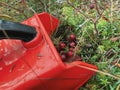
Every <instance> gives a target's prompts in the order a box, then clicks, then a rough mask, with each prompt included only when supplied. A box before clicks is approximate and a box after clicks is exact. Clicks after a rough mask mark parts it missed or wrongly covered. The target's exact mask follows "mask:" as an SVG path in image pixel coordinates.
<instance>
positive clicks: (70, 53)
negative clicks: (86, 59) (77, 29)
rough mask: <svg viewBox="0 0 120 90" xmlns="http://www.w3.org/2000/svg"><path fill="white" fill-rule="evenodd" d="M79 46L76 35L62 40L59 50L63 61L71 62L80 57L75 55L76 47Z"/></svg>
mask: <svg viewBox="0 0 120 90" xmlns="http://www.w3.org/2000/svg"><path fill="white" fill-rule="evenodd" d="M76 45H77V39H76V35H75V34H70V35H68V36H67V39H65V40H63V39H62V40H60V42H59V44H58V46H57V50H58V52H59V53H60V56H61V59H62V60H63V61H64V62H66V61H71V60H72V59H73V58H74V57H76V56H77V57H78V55H76V53H75V47H76Z"/></svg>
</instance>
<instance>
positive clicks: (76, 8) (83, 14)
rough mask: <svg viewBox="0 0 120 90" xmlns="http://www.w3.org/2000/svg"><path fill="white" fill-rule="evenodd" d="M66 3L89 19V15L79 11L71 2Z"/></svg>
mask: <svg viewBox="0 0 120 90" xmlns="http://www.w3.org/2000/svg"><path fill="white" fill-rule="evenodd" d="M66 1H67V3H68V4H69V5H70V6H71V7H73V8H74V9H75V10H76V11H78V12H79V13H81V14H82V15H83V16H84V17H85V18H88V16H87V15H85V14H84V13H83V12H82V11H80V10H79V9H77V8H76V7H75V6H74V5H73V4H72V3H71V2H69V0H66Z"/></svg>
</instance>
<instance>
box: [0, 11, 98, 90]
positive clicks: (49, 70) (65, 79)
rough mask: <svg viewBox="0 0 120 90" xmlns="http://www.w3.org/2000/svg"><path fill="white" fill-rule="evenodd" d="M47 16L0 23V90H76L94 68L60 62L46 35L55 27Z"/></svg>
mask: <svg viewBox="0 0 120 90" xmlns="http://www.w3.org/2000/svg"><path fill="white" fill-rule="evenodd" d="M58 25H59V21H58V19H57V18H55V17H53V16H51V15H49V14H48V13H46V12H44V13H40V14H34V16H32V17H31V18H29V19H27V20H25V21H23V22H22V23H21V24H20V23H15V22H10V21H5V20H0V90H78V89H79V88H80V87H81V86H82V85H83V84H84V83H85V82H86V81H88V80H89V79H90V78H91V77H92V76H93V75H94V74H95V72H94V71H91V70H89V69H85V68H82V67H78V66H77V65H79V66H85V67H88V68H92V69H95V70H97V67H96V66H94V65H91V64H88V63H85V62H81V61H77V60H75V61H73V62H71V63H64V62H62V60H61V58H60V55H59V53H58V52H57V50H56V48H55V46H54V44H53V42H52V41H51V39H50V37H49V36H50V35H51V33H52V32H54V30H55V29H56V28H57V27H58Z"/></svg>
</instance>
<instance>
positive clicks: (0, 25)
mask: <svg viewBox="0 0 120 90" xmlns="http://www.w3.org/2000/svg"><path fill="white" fill-rule="evenodd" d="M36 35H37V32H36V29H35V28H34V27H32V26H28V25H24V24H20V23H16V22H11V21H6V20H0V39H19V40H22V41H24V42H29V41H31V40H33V39H34V38H35V36H36Z"/></svg>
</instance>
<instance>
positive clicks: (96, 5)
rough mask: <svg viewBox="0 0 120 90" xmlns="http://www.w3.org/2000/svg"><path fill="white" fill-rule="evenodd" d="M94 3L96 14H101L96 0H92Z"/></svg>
mask: <svg viewBox="0 0 120 90" xmlns="http://www.w3.org/2000/svg"><path fill="white" fill-rule="evenodd" d="M94 3H95V7H96V10H97V13H98V15H101V13H100V11H99V8H98V2H97V0H94Z"/></svg>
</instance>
